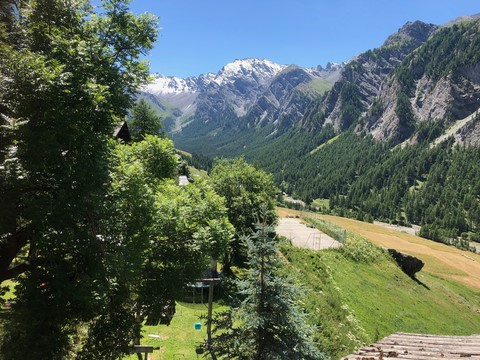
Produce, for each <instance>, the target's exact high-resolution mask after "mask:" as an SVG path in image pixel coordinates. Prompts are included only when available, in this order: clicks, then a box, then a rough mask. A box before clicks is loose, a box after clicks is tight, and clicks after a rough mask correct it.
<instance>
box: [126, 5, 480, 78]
mask: <svg viewBox="0 0 480 360" xmlns="http://www.w3.org/2000/svg"><path fill="white" fill-rule="evenodd" d="M131 9H132V11H133V12H135V13H142V12H145V11H148V12H151V13H153V14H155V15H157V16H159V17H160V36H159V39H158V42H157V43H156V45H155V48H154V49H153V50H152V51H151V53H150V55H149V56H148V57H147V59H148V60H149V61H150V67H151V71H152V72H159V73H161V74H164V75H174V76H180V77H187V76H197V75H200V74H203V73H207V72H214V73H216V72H217V71H218V70H220V69H221V68H222V67H223V65H225V64H227V63H229V62H232V61H234V60H235V59H243V58H248V57H256V58H266V59H269V60H272V61H274V62H277V63H281V64H297V65H300V66H305V67H313V66H317V65H322V66H323V65H325V64H326V63H327V62H329V61H331V62H341V61H345V60H348V59H350V58H351V57H353V56H355V55H357V54H359V53H361V52H363V51H366V50H368V49H372V48H375V47H378V46H380V45H381V44H382V43H383V41H384V40H385V39H386V38H387V36H388V35H390V34H392V33H394V32H395V31H397V30H398V29H399V28H400V27H401V26H402V25H403V24H405V23H406V22H407V21H415V20H422V21H424V22H430V23H434V24H442V23H445V22H447V21H449V20H451V19H453V18H456V17H458V16H461V15H472V14H476V13H480V2H479V1H478V0H331V1H324V0H235V1H234V0H134V1H132V3H131Z"/></svg>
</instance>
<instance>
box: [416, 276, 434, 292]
mask: <svg viewBox="0 0 480 360" xmlns="http://www.w3.org/2000/svg"><path fill="white" fill-rule="evenodd" d="M412 280H413V281H415V282H416V283H417V284H418V285H421V286H423V287H424V288H425V289H427V290H430V288H429V287H428V285H427V284H424V283H423V282H421V281H420V280H418V279H417V278H416V277H413V278H412Z"/></svg>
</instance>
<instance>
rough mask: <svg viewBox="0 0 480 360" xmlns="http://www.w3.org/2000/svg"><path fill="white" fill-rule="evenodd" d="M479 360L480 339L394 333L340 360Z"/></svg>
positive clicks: (476, 337)
mask: <svg viewBox="0 0 480 360" xmlns="http://www.w3.org/2000/svg"><path fill="white" fill-rule="evenodd" d="M458 358H469V359H480V335H471V336H446V335H425V334H407V333H395V334H393V335H390V336H387V337H386V338H384V339H382V340H380V341H378V342H376V343H374V344H372V345H370V346H366V347H363V348H361V349H360V350H359V351H358V352H356V353H355V354H352V355H348V356H345V357H342V360H377V359H378V360H380V359H384V360H387V359H411V360H413V359H431V360H440V359H442V360H446V359H458Z"/></svg>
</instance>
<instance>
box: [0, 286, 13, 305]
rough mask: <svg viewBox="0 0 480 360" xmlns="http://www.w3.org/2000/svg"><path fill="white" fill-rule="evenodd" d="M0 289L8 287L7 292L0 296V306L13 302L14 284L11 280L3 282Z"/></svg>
mask: <svg viewBox="0 0 480 360" xmlns="http://www.w3.org/2000/svg"><path fill="white" fill-rule="evenodd" d="M0 287H2V288H3V287H8V290H7V292H6V293H5V294H4V295H3V296H0V304H1V305H3V303H5V302H6V301H9V300H13V299H14V298H15V291H14V287H15V282H13V281H12V280H5V281H4V282H2V283H1V284H0Z"/></svg>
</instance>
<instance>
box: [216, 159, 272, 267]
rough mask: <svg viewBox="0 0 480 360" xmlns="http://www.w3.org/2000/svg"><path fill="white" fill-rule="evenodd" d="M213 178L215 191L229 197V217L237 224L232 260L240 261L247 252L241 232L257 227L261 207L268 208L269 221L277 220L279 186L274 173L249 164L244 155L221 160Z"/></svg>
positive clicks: (232, 246) (249, 231)
mask: <svg viewBox="0 0 480 360" xmlns="http://www.w3.org/2000/svg"><path fill="white" fill-rule="evenodd" d="M210 178H211V181H212V184H213V188H214V189H215V191H216V192H217V193H218V194H219V195H221V196H223V197H224V198H225V205H226V207H227V209H228V218H229V220H230V222H231V223H232V225H233V226H234V227H235V231H236V234H237V237H236V241H235V242H232V244H231V249H230V252H231V256H232V260H233V261H234V262H238V261H239V260H241V259H242V258H243V257H244V255H245V252H244V250H242V245H241V243H240V241H239V240H238V239H239V236H240V235H242V234H251V233H252V232H253V231H254V230H255V223H256V214H257V213H258V212H259V210H260V209H261V208H264V211H265V217H266V219H267V221H268V222H269V223H274V222H275V221H276V219H277V215H276V212H275V204H276V196H277V194H278V189H277V187H276V186H275V184H274V182H273V178H272V175H270V174H267V173H266V172H264V171H263V170H261V169H257V168H255V167H254V166H252V165H249V164H248V163H247V162H246V161H245V160H244V159H243V158H239V159H235V160H225V159H223V160H219V161H217V163H216V164H215V166H214V167H213V169H212V172H211V174H210Z"/></svg>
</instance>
